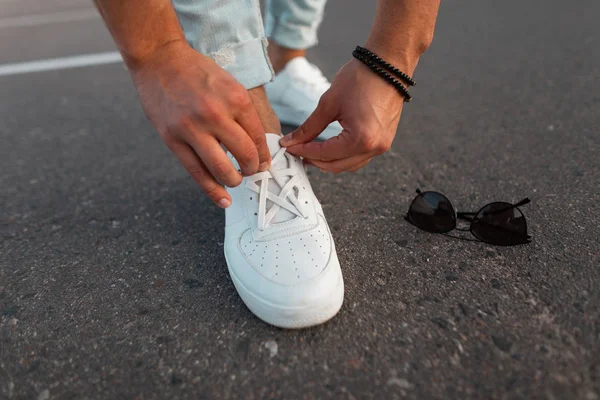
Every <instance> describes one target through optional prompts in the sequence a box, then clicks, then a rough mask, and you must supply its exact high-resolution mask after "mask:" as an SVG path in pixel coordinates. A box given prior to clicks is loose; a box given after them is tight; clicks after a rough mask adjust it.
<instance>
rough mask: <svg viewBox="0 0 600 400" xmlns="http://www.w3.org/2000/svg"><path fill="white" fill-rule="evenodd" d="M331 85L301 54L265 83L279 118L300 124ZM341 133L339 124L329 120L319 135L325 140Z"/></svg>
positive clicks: (319, 138) (285, 122) (286, 122)
mask: <svg viewBox="0 0 600 400" xmlns="http://www.w3.org/2000/svg"><path fill="white" fill-rule="evenodd" d="M330 86H331V84H330V83H329V81H328V80H327V78H325V77H324V76H323V73H322V72H321V70H320V69H319V68H318V67H317V66H316V65H314V64H311V63H309V62H308V60H306V58H304V57H296V58H293V59H292V60H290V61H289V62H288V63H287V64H286V66H285V68H284V69H283V70H282V71H280V72H279V73H278V74H277V75H275V78H274V79H273V81H272V82H269V83H267V84H266V85H265V90H266V92H267V97H268V98H269V102H270V103H271V106H272V107H273V110H274V111H275V114H277V117H278V118H279V120H280V121H281V122H282V123H284V124H288V125H295V126H298V125H301V124H302V123H304V121H306V119H307V118H308V116H309V115H310V114H311V113H312V112H313V111H314V110H315V108H317V104H318V103H319V99H320V98H321V96H322V95H323V93H325V91H326V90H327V89H329V87H330ZM340 132H342V126H341V125H340V124H339V123H338V122H337V121H335V122H332V123H331V124H329V126H328V127H327V128H326V129H325V131H323V133H321V134H320V135H319V137H318V138H317V139H318V140H327V139H329V138H331V137H333V136H337V135H339V134H340Z"/></svg>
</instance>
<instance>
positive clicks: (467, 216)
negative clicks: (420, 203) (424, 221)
mask: <svg viewBox="0 0 600 400" xmlns="http://www.w3.org/2000/svg"><path fill="white" fill-rule="evenodd" d="M416 192H417V197H415V198H414V199H413V200H412V201H411V203H410V206H409V207H408V212H407V213H406V214H405V215H404V220H406V222H408V223H409V224H411V225H413V226H415V227H417V228H419V229H420V230H422V231H423V232H428V233H439V234H442V235H445V236H448V237H451V238H454V239H461V240H469V241H473V242H483V243H487V244H491V245H494V246H519V245H522V244H527V243H531V235H527V234H526V235H523V236H522V241H520V242H518V243H514V244H500V243H492V242H489V241H487V240H483V239H482V238H480V237H479V236H477V234H476V233H475V232H474V231H473V223H474V222H477V219H476V216H477V215H478V214H479V213H480V212H481V211H482V210H483V209H484V208H486V207H488V206H490V205H492V204H497V203H502V204H508V205H510V208H516V209H517V210H519V212H520V213H521V215H522V216H523V219H524V221H523V222H524V224H525V231H527V218H525V214H524V213H523V211H521V209H520V208H519V206H522V205H525V204H528V203H530V202H531V200H530V199H529V198H528V197H526V198H524V199H523V200H521V201H519V202H517V203H514V204H513V203H508V202H504V201H493V202H491V203H488V204H486V205H484V206H483V207H481V208H480V209H479V210H478V211H477V212H470V211H468V212H465V211H456V210H455V208H454V205H453V204H452V202H451V201H450V199H448V197H446V195H444V194H442V193H440V192H435V191H431V190H428V191H425V192H423V191H421V189H417V190H416ZM426 193H435V194H437V195H440V196H442V197H444V198H445V199H447V200H448V202H449V203H450V205H451V206H452V211H454V215H453V216H454V221H453V222H454V226H453V227H452V228H451V229H449V230H444V231H439V232H432V231H428V230H426V229H423V228H421V227H419V226H418V225H416V224H415V223H414V222H413V221H412V220H411V219H410V209H411V208H412V205H413V204H414V202H415V201H416V200H417V199H418V198H419V197H420V196H423V195H425V194H426ZM502 211H505V210H502ZM458 220H463V221H468V222H469V229H461V228H459V227H458V226H457V225H458V224H457V222H458ZM454 230H457V231H461V232H470V233H471V235H473V236H475V237H476V238H477V240H474V239H469V238H464V237H461V236H453V235H449V232H452V231H454ZM513 233H514V232H513ZM518 236H520V235H518Z"/></svg>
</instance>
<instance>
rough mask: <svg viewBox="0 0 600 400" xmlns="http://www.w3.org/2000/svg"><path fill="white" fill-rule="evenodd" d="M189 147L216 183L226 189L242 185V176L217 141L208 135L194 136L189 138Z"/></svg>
mask: <svg viewBox="0 0 600 400" xmlns="http://www.w3.org/2000/svg"><path fill="white" fill-rule="evenodd" d="M189 145H190V146H192V148H193V149H194V151H195V152H196V154H197V155H198V156H199V157H200V159H201V160H202V162H203V163H204V165H205V166H206V167H207V168H208V170H209V171H210V173H211V174H212V176H213V177H215V178H216V179H217V181H218V182H220V183H221V184H223V185H225V186H228V187H236V186H238V185H239V184H240V183H242V175H241V174H240V173H239V172H238V170H236V169H235V167H234V166H233V164H232V163H231V160H230V159H229V157H227V154H225V151H223V148H222V147H221V145H220V144H219V142H218V141H217V139H215V138H214V137H212V136H210V135H197V134H195V135H192V136H191V137H190V138H189Z"/></svg>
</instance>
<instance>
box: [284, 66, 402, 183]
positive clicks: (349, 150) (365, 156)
mask: <svg viewBox="0 0 600 400" xmlns="http://www.w3.org/2000/svg"><path fill="white" fill-rule="evenodd" d="M403 102H404V99H403V98H402V96H400V95H399V94H398V92H397V91H396V89H394V87H393V86H391V85H389V84H388V83H387V82H386V81H384V80H383V79H381V78H380V77H379V76H377V75H376V74H374V73H373V72H372V71H371V70H369V69H368V68H367V67H366V66H365V65H363V64H362V63H361V62H359V61H358V60H352V61H350V62H348V63H347V64H346V65H344V66H343V67H342V69H340V71H339V72H338V74H337V75H336V77H335V79H334V80H333V83H332V84H331V88H330V89H329V90H328V91H327V92H325V94H323V96H322V97H321V100H320V102H319V105H318V107H317V109H316V110H315V111H314V112H313V113H312V115H311V116H310V117H308V119H307V120H306V122H305V123H304V124H302V125H301V126H300V127H299V128H298V129H296V130H295V131H294V132H292V134H291V135H287V136H286V137H285V138H284V139H282V141H281V144H282V145H283V146H285V147H287V148H288V151H289V152H290V153H292V154H296V155H298V156H302V157H304V158H305V160H306V161H307V162H309V163H311V164H313V165H315V166H317V167H319V168H321V169H323V170H326V171H332V172H335V173H338V172H343V171H356V170H357V169H359V168H361V167H363V166H365V165H366V164H368V163H369V161H371V159H372V158H373V157H375V156H377V155H379V154H382V153H384V152H385V151H387V150H388V149H389V148H390V146H391V144H392V141H393V140H394V136H395V135H396V129H397V127H398V122H399V121H400V114H401V113H402V105H403ZM335 120H338V121H339V122H340V124H341V125H342V127H343V128H344V130H343V131H342V132H341V133H340V135H338V136H336V137H333V138H331V139H329V140H327V141H325V142H321V143H319V142H312V140H313V139H315V138H316V137H317V136H318V135H319V134H320V133H321V132H322V131H323V130H324V129H325V128H326V127H327V125H329V124H330V123H331V122H332V121H335Z"/></svg>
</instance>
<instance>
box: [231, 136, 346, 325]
mask: <svg viewBox="0 0 600 400" xmlns="http://www.w3.org/2000/svg"><path fill="white" fill-rule="evenodd" d="M280 139H281V136H279V135H274V134H267V144H268V145H269V149H270V150H271V156H272V158H273V160H272V163H271V168H270V169H269V170H268V171H265V172H259V173H257V174H256V175H252V176H248V177H245V178H244V179H243V181H242V183H241V185H239V186H238V187H236V188H227V191H228V192H229V194H230V195H231V198H232V204H231V206H230V207H229V208H227V209H226V210H225V219H226V224H225V242H224V250H225V259H226V260H227V266H228V268H229V274H230V275H231V279H232V281H233V283H234V285H235V287H236V289H237V291H238V293H239V295H240V297H241V298H242V300H243V301H244V303H246V305H247V306H248V308H249V309H250V310H251V311H252V312H253V313H254V314H255V315H256V316H257V317H259V318H260V319H262V320H263V321H265V322H267V323H269V324H272V325H275V326H278V327H281V328H305V327H309V326H313V325H318V324H321V323H323V322H325V321H327V320H329V319H330V318H332V317H333V316H334V315H335V314H337V312H338V311H339V309H340V307H341V306H342V302H343V300H344V281H343V279H342V271H341V269H340V263H339V261H338V258H337V254H336V251H335V245H334V243H333V238H332V237H331V233H330V231H329V227H328V226H327V222H326V221H325V217H324V216H323V209H322V208H321V204H320V203H319V201H318V200H317V198H316V197H315V195H314V193H313V191H312V188H311V186H310V183H309V181H308V177H307V175H306V172H305V170H304V166H303V165H302V160H301V159H300V158H299V157H296V156H294V155H292V154H289V153H287V152H286V150H285V148H283V147H281V146H280V145H279V140H280ZM228 156H229V158H230V159H231V161H232V162H233V163H234V165H235V166H236V168H239V167H238V164H237V162H236V160H235V159H234V158H233V156H232V155H231V154H228Z"/></svg>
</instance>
